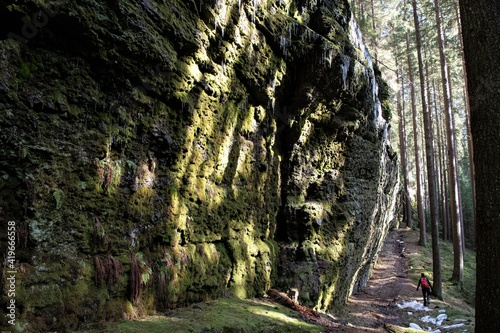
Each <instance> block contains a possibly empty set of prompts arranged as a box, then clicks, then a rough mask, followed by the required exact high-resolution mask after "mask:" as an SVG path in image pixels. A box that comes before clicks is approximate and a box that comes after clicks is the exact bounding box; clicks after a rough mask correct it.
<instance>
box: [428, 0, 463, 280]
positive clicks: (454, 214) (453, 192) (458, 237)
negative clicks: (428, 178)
mask: <svg viewBox="0 0 500 333" xmlns="http://www.w3.org/2000/svg"><path fill="white" fill-rule="evenodd" d="M434 12H435V15H436V29H437V32H438V34H437V35H438V49H439V59H440V65H441V82H442V88H443V101H444V115H445V121H446V141H447V152H448V178H449V187H450V206H451V228H452V234H453V235H452V236H453V258H454V260H453V275H452V277H451V280H452V281H455V282H457V283H459V284H461V283H462V282H463V278H464V254H463V251H462V248H463V247H462V228H461V222H460V216H461V214H460V203H459V200H460V197H459V196H458V195H459V191H458V177H457V175H458V172H457V164H456V157H455V153H456V151H455V133H454V127H453V114H452V110H451V107H450V100H449V91H448V75H447V73H446V72H447V66H446V57H445V53H444V40H443V33H442V29H441V16H440V9H439V1H438V0H434Z"/></svg>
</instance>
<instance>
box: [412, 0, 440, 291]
mask: <svg viewBox="0 0 500 333" xmlns="http://www.w3.org/2000/svg"><path fill="white" fill-rule="evenodd" d="M412 6H413V23H414V24H415V37H416V43H417V59H418V72H419V75H420V95H421V99H422V101H421V103H422V114H423V118H424V134H425V154H426V160H427V182H428V189H429V207H430V218H431V231H432V272H433V281H434V288H433V293H434V295H435V296H436V297H438V298H439V299H442V298H443V296H442V288H441V257H440V254H439V205H438V193H437V183H436V166H435V165H436V162H435V158H434V142H433V141H434V135H433V133H432V131H433V129H432V118H431V114H430V112H429V110H428V108H427V103H426V97H425V76H424V65H423V61H422V41H421V37H420V23H419V20H418V10H417V1H416V0H413V2H412Z"/></svg>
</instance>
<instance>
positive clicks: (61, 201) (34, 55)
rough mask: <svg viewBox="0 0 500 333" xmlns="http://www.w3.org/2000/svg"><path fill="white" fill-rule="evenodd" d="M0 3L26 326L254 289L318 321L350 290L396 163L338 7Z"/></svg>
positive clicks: (0, 103) (348, 22) (6, 164)
mask: <svg viewBox="0 0 500 333" xmlns="http://www.w3.org/2000/svg"><path fill="white" fill-rule="evenodd" d="M6 3H7V4H3V5H2V7H1V8H0V10H1V11H0V17H1V18H2V22H5V23H2V25H1V27H0V29H1V31H0V32H1V36H2V37H1V38H2V40H0V52H1V57H2V62H1V63H0V77H1V78H2V83H1V84H0V91H1V94H0V109H1V110H2V111H1V113H0V126H1V127H2V132H1V134H0V142H1V144H0V155H1V157H2V158H1V159H0V200H1V203H2V211H1V212H0V219H1V220H2V233H1V237H2V238H1V242H2V249H3V248H5V245H6V242H7V238H6V235H7V231H6V225H7V221H14V222H15V225H16V231H17V244H16V264H15V269H16V271H17V275H16V285H17V289H16V295H15V301H16V306H17V308H16V311H17V312H16V320H18V323H19V324H20V325H26V326H23V328H24V329H25V330H33V331H37V332H39V331H45V330H49V329H50V330H54V329H57V330H74V329H77V328H81V327H84V326H85V325H88V324H89V323H92V322H99V321H107V320H113V319H117V318H121V317H122V316H123V315H124V314H125V316H128V317H134V316H137V315H140V314H141V313H144V312H145V311H151V310H154V309H157V310H161V309H165V308H171V307H176V306H181V305H185V304H188V303H190V302H197V301H201V300H204V299H209V298H215V297H219V296H221V295H224V294H228V293H231V294H234V295H236V296H240V297H252V296H257V295H262V294H264V293H265V291H266V290H268V289H269V288H270V287H273V286H274V287H278V288H280V289H282V290H286V289H291V288H296V289H297V290H298V294H299V300H300V302H302V303H303V304H304V305H307V306H312V307H315V308H316V309H319V310H326V309H328V308H332V307H334V306H342V304H344V302H345V300H346V298H347V296H348V295H349V294H350V293H351V292H352V291H353V290H356V289H358V288H361V287H362V286H363V285H364V283H365V281H366V279H367V277H368V275H369V271H370V268H371V265H372V263H373V262H374V260H375V259H376V256H377V253H378V250H379V248H380V246H381V243H382V241H383V239H384V237H385V235H386V233H387V230H388V229H389V228H390V226H391V223H392V220H393V215H392V214H393V210H394V209H393V208H394V203H395V193H396V190H397V185H398V184H397V162H396V158H395V156H394V154H393V152H392V150H391V146H390V142H389V140H388V136H389V134H388V120H389V118H390V111H389V110H388V109H387V108H386V107H384V106H385V105H386V103H385V102H384V100H385V98H387V96H386V94H387V91H386V88H385V85H384V84H383V82H382V81H381V79H380V76H379V74H378V73H377V72H376V70H374V68H373V64H372V62H371V59H370V56H369V53H368V52H367V50H366V49H365V47H364V45H363V43H362V41H361V35H360V33H359V29H358V28H357V26H356V23H355V22H354V20H353V18H352V15H351V13H350V10H349V7H348V5H347V2H346V1H342V0H335V1H334V0H330V1H321V0H314V1H303V0H298V1H289V0H282V1H260V0H253V1H237V0H212V1H204V0H199V1H177V0H170V1H147V0H145V1H116V2H113V3H111V2H98V1H94V0H88V1H83V2H81V3H79V4H76V3H75V2H70V1H53V2H49V1H46V2H45V1H24V2H23V3H22V4H19V3H17V2H15V1H7V2H6ZM4 226H5V227H4ZM3 282H4V283H2V285H3V286H4V287H5V286H6V283H5V281H3ZM3 295H4V296H3V297H4V300H6V301H9V297H8V296H7V295H6V293H5V288H4V293H3ZM2 311H4V309H3V310H2ZM1 317H2V320H4V318H5V316H3V315H2V316H1Z"/></svg>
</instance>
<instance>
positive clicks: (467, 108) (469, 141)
mask: <svg viewBox="0 0 500 333" xmlns="http://www.w3.org/2000/svg"><path fill="white" fill-rule="evenodd" d="M453 6H454V7H455V16H456V19H457V26H458V39H459V41H460V48H461V50H462V72H463V76H464V85H465V94H464V95H465V126H466V128H467V148H468V149H469V168H470V182H471V191H472V205H473V209H474V212H475V210H476V183H475V181H474V161H473V159H474V148H473V146H472V135H471V128H470V102H469V91H468V90H467V68H466V66H465V56H464V51H463V50H464V39H463V36H462V24H461V22H460V11H459V10H458V1H457V0H455V1H454V2H453Z"/></svg>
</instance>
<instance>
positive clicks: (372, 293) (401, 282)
mask: <svg viewBox="0 0 500 333" xmlns="http://www.w3.org/2000/svg"><path fill="white" fill-rule="evenodd" d="M403 233H404V230H394V231H391V232H390V233H389V235H388V236H387V239H386V241H385V243H384V246H383V248H382V251H381V253H380V255H379V258H378V261H377V263H376V265H375V267H374V269H373V271H372V276H371V277H370V279H369V281H368V284H367V286H366V287H365V289H364V290H363V291H362V292H360V293H358V294H355V295H352V296H351V297H350V298H349V303H348V318H347V321H348V325H345V326H342V327H341V328H340V329H339V330H338V331H340V332H348V333H351V332H387V331H386V330H385V329H384V324H395V325H400V324H402V320H401V319H400V317H399V314H398V312H399V311H398V310H399V309H398V308H397V306H396V303H397V302H398V301H399V300H400V299H401V298H408V297H410V298H411V297H415V296H416V295H415V292H414V290H415V285H414V284H412V282H411V281H410V280H409V279H408V277H407V274H406V267H405V258H404V252H403V248H404V243H400V241H401V239H402V235H403Z"/></svg>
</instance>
